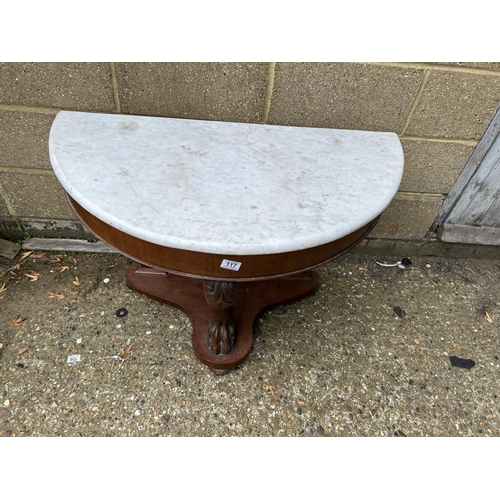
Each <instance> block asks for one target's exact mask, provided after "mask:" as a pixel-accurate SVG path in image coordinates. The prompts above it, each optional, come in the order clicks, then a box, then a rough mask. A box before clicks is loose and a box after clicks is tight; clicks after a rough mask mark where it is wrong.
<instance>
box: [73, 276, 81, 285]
mask: <svg viewBox="0 0 500 500" xmlns="http://www.w3.org/2000/svg"><path fill="white" fill-rule="evenodd" d="M73 284H74V285H76V286H80V285H81V284H82V282H81V281H80V280H79V279H78V276H76V277H75V281H73Z"/></svg>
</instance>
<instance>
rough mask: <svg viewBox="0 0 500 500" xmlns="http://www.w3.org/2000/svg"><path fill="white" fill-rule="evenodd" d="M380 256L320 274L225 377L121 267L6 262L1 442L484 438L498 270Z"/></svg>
mask: <svg viewBox="0 0 500 500" xmlns="http://www.w3.org/2000/svg"><path fill="white" fill-rule="evenodd" d="M388 259H389V258H387V259H384V258H383V257H379V258H374V257H367V256H362V255H352V254H350V255H346V256H344V257H342V258H340V259H338V260H336V261H334V262H332V263H330V264H329V265H327V266H324V267H323V268H321V269H320V270H319V272H320V275H321V278H320V283H321V284H320V288H319V290H318V292H317V293H316V295H314V296H312V297H309V298H307V299H304V300H302V301H300V302H296V303H294V304H291V305H288V306H283V307H277V308H275V309H273V310H271V311H269V312H267V313H265V314H263V315H262V316H261V317H260V318H259V319H258V320H257V321H256V324H255V337H254V344H253V348H252V351H251V353H250V355H249V357H248V359H247V360H246V361H245V363H244V364H242V365H241V366H240V367H238V368H237V369H235V370H233V371H232V372H230V373H229V374H227V375H225V376H215V375H213V374H212V373H211V372H210V370H209V369H208V368H207V367H205V366H204V365H202V364H201V363H200V362H199V361H198V360H197V359H196V358H195V356H194V354H193V352H192V347H191V339H190V322H189V320H188V318H187V316H186V315H185V314H184V313H182V312H180V311H179V310H176V309H174V308H171V307H169V306H167V305H164V304H161V303H158V302H155V301H152V300H150V299H148V298H146V297H143V296H142V295H140V294H137V293H135V292H132V291H131V290H129V289H128V288H127V287H126V286H125V282H124V269H125V267H126V266H127V265H128V264H129V263H130V261H128V260H127V259H126V258H124V257H122V256H120V255H116V254H56V253H41V252H38V253H37V252H33V253H31V254H30V255H28V256H24V258H23V259H22V260H21V256H18V257H17V258H16V259H15V260H13V261H10V260H6V259H4V260H2V261H0V290H1V291H0V381H1V387H0V390H1V395H0V436H11V437H21V436H89V437H90V436H103V437H104V436H144V437H146V436H182V437H186V436H297V437H298V436H303V437H306V436H307V437H331V436H345V437H350V436H367V437H369V436H398V437H404V436H408V437H410V436H477V437H479V436H498V434H499V432H500V422H499V418H498V413H499V412H500V402H499V399H500V384H499V375H500V349H499V346H500V342H499V341H500V331H499V326H498V325H499V324H500V293H499V292H500V282H499V279H498V277H499V275H500V260H451V259H444V258H423V257H422V258H419V259H418V260H414V261H413V265H414V268H413V269H399V268H397V267H383V266H380V265H378V264H377V262H376V261H379V262H385V261H387V262H389V263H394V258H391V259H392V260H391V261H390V260H388ZM127 349H128V354H127ZM124 351H125V353H124ZM121 360H123V361H121ZM68 361H73V362H68ZM456 365H458V366H456Z"/></svg>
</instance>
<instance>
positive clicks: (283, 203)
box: [49, 111, 404, 374]
mask: <svg viewBox="0 0 500 500" xmlns="http://www.w3.org/2000/svg"><path fill="white" fill-rule="evenodd" d="M49 153H50V160H51V163H52V167H53V169H54V173H55V175H56V176H57V178H58V180H59V182H60V183H61V185H62V186H63V188H64V190H65V192H66V195H67V199H68V201H69V203H70V205H71V207H72V208H73V210H74V212H75V214H76V215H77V216H78V218H79V219H80V220H81V221H82V223H83V224H84V226H85V227H86V228H87V229H88V230H89V231H90V232H91V233H93V234H94V235H95V236H96V237H97V238H99V239H100V240H102V241H104V242H105V243H106V244H108V245H109V246H110V247H112V248H113V249H115V250H117V251H118V252H120V253H122V254H123V255H126V256H127V257H129V258H131V259H132V260H133V261H135V264H134V265H132V266H130V267H128V268H127V270H126V282H127V285H128V286H129V287H131V288H132V289H133V290H135V291H138V292H140V293H142V294H143V295H145V296H147V297H150V298H152V299H155V300H158V301H161V302H164V303H166V304H169V305H171V306H174V307H177V308H179V309H181V310H182V311H184V312H185V313H186V314H187V315H188V316H189V318H190V320H191V324H192V327H193V334H192V342H193V349H194V352H195V354H196V356H197V357H198V359H199V360H200V361H201V362H202V363H204V364H205V365H207V366H208V367H210V368H211V369H212V371H213V372H214V373H217V374H223V373H227V372H228V371H229V370H231V369H232V368H234V367H235V366H237V365H239V364H240V363H242V362H243V361H244V360H245V358H246V357H247V355H248V354H249V352H250V349H251V346H252V337H253V323H254V320H255V318H256V317H257V316H258V315H259V314H260V313H261V312H262V311H264V310H266V309H268V308H270V307H272V306H275V305H277V304H284V303H288V302H292V301H294V300H299V299H301V298H303V297H306V296H308V295H311V294H313V293H314V292H315V291H316V288H317V285H318V274H317V273H316V272H314V271H312V269H313V268H315V267H318V266H321V265H323V264H325V263H327V262H328V261H330V260H332V259H334V258H335V257H338V256H339V255H341V254H343V253H344V252H346V251H348V250H349V249H351V248H352V247H353V246H355V245H356V244H357V243H359V242H360V241H361V240H362V239H363V238H364V237H365V236H366V234H367V233H368V232H369V231H370V230H371V229H372V227H373V226H374V225H375V224H376V222H377V220H378V218H379V216H380V214H381V213H382V212H383V211H384V210H385V208H386V207H387V206H388V205H389V203H390V202H391V200H392V199H393V197H394V195H395V194H396V192H397V190H398V187H399V184H400V182H401V177H402V173H403V165H404V157H403V151H402V147H401V143H400V141H399V138H398V136H397V135H396V134H394V133H388V132H370V131H357V130H335V129H324V128H323V129H320V128H307V127H289V126H275V125H260V124H248V123H231V122H216V121H202V120H188V119H177V118H160V117H147V116H133V115H119V114H101V113H86V112H72V111H61V112H59V113H58V114H57V116H56V118H55V120H54V122H53V124H52V128H51V131H50V137H49Z"/></svg>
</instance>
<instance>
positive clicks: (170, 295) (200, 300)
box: [126, 264, 319, 375]
mask: <svg viewBox="0 0 500 500" xmlns="http://www.w3.org/2000/svg"><path fill="white" fill-rule="evenodd" d="M318 278H319V276H318V273H316V272H314V271H306V272H302V273H299V274H295V275H292V276H288V277H282V278H275V279H271V280H266V281H250V282H240V283H239V291H238V297H237V300H236V302H235V303H234V305H233V318H234V324H235V331H236V334H235V341H234V346H233V348H232V350H231V352H230V353H229V354H213V353H212V352H211V350H210V346H209V341H208V332H209V323H210V318H211V316H212V314H213V307H212V306H211V305H210V304H208V303H207V300H206V298H205V293H204V288H203V281H202V280H197V279H193V278H187V277H184V276H179V275H175V274H170V273H166V272H163V271H159V270H156V269H153V268H150V267H144V266H141V265H140V264H135V265H132V266H130V267H129V268H127V270H126V279H127V285H128V286H129V287H130V288H131V289H133V290H135V291H137V292H139V293H141V294H143V295H145V296H146V297H149V298H151V299H154V300H158V301H160V302H164V303H165V304H168V305H170V306H173V307H176V308H178V309H180V310H182V311H183V312H185V313H186V314H187V315H188V316H189V318H190V320H191V324H192V327H193V335H192V341H193V349H194V352H195V354H196V356H197V357H198V359H199V360H200V361H201V362H202V363H203V364H205V365H207V366H209V367H210V368H211V370H212V372H214V373H215V374H217V375H222V374H225V373H227V372H228V371H229V370H231V369H232V368H234V367H235V366H238V365H239V364H241V363H243V361H244V360H245V359H246V357H247V356H248V353H249V352H250V349H251V347H252V340H253V324H254V321H255V319H256V317H257V316H258V315H259V314H260V313H261V312H263V311H265V310H267V309H270V308H271V307H274V306H276V305H279V304H286V303H289V302H294V301H296V300H300V299H302V298H304V297H307V296H309V295H312V294H313V293H314V292H315V291H316V289H317V287H318Z"/></svg>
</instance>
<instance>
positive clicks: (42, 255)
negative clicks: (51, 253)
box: [31, 252, 47, 259]
mask: <svg viewBox="0 0 500 500" xmlns="http://www.w3.org/2000/svg"><path fill="white" fill-rule="evenodd" d="M46 253H47V252H44V253H34V254H33V255H32V256H31V258H32V259H43V258H44V257H45V254H46Z"/></svg>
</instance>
